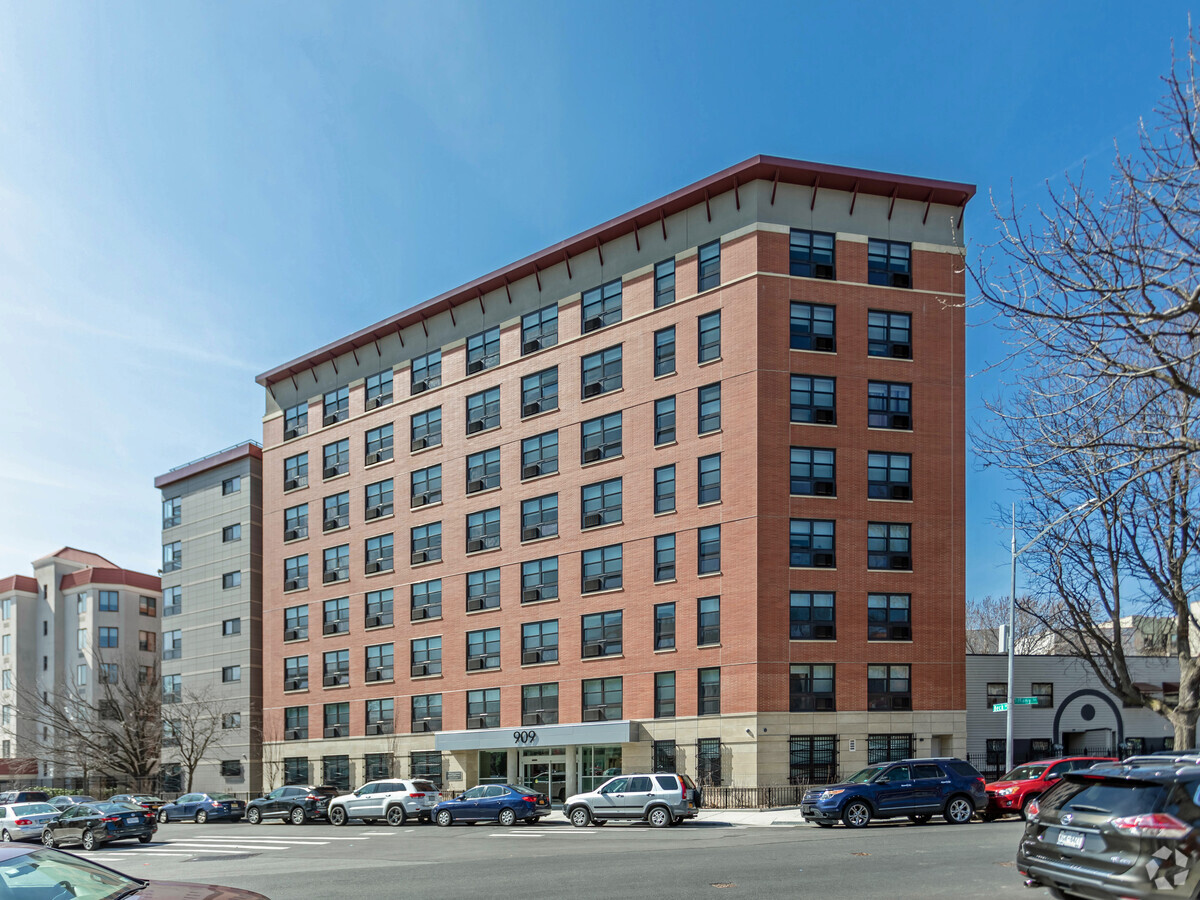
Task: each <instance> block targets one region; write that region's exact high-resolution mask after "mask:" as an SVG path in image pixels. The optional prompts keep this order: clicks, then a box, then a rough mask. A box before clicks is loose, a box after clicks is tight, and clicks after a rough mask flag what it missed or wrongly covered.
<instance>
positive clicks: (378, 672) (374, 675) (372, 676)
mask: <svg viewBox="0 0 1200 900" xmlns="http://www.w3.org/2000/svg"><path fill="white" fill-rule="evenodd" d="M367 681H383V669H367Z"/></svg>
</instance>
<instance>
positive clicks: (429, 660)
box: [411, 635, 442, 678]
mask: <svg viewBox="0 0 1200 900" xmlns="http://www.w3.org/2000/svg"><path fill="white" fill-rule="evenodd" d="M441 673H442V638H441V636H440V635H439V636H438V637H429V638H415V639H414V640H413V641H412V671H411V674H412V677H413V678H423V677H425V676H426V675H440V674H441Z"/></svg>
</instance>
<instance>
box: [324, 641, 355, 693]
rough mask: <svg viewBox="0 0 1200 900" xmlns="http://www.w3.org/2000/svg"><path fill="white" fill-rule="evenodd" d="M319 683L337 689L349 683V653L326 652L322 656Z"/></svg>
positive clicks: (346, 651)
mask: <svg viewBox="0 0 1200 900" xmlns="http://www.w3.org/2000/svg"><path fill="white" fill-rule="evenodd" d="M322 664H323V667H324V668H323V669H322V675H323V678H322V681H321V683H322V684H323V685H324V686H325V687H337V686H338V685H343V684H349V683H350V651H349V650H327V651H326V652H325V654H324V656H323V662H322Z"/></svg>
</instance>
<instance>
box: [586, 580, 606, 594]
mask: <svg viewBox="0 0 1200 900" xmlns="http://www.w3.org/2000/svg"><path fill="white" fill-rule="evenodd" d="M602 587H604V582H603V581H601V580H600V579H599V578H585V579H584V580H583V593H585V594H590V593H592V592H593V591H598V590H600V589H601V588H602Z"/></svg>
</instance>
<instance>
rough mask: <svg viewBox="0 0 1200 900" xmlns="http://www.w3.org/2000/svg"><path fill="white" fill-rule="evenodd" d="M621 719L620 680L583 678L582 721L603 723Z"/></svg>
mask: <svg viewBox="0 0 1200 900" xmlns="http://www.w3.org/2000/svg"><path fill="white" fill-rule="evenodd" d="M620 718H621V679H620V678H585V679H584V681H583V721H585V722H604V721H612V720H616V719H620Z"/></svg>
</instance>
